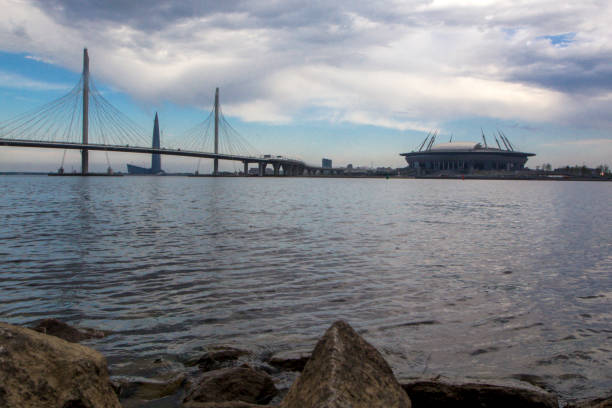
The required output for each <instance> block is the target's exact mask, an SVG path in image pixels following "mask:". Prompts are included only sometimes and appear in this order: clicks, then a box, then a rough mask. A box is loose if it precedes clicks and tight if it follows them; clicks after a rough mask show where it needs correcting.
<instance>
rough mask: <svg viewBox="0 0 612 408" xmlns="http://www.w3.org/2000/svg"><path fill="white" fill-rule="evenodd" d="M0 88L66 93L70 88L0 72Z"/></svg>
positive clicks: (64, 85)
mask: <svg viewBox="0 0 612 408" xmlns="http://www.w3.org/2000/svg"><path fill="white" fill-rule="evenodd" d="M0 87H3V88H14V89H29V90H33V91H62V90H65V91H68V90H70V88H72V86H70V85H67V84H59V83H53V82H44V81H38V80H35V79H31V78H27V77H24V76H22V75H17V74H14V73H11V72H4V71H1V70H0Z"/></svg>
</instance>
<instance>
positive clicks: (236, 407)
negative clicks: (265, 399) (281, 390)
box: [183, 401, 272, 408]
mask: <svg viewBox="0 0 612 408" xmlns="http://www.w3.org/2000/svg"><path fill="white" fill-rule="evenodd" d="M183 407H185V408H261V407H268V408H272V406H271V405H257V404H249V403H248V402H241V401H228V402H190V403H186V404H183Z"/></svg>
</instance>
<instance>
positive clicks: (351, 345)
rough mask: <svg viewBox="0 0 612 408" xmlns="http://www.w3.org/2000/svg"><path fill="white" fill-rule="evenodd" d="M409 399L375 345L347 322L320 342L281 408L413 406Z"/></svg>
mask: <svg viewBox="0 0 612 408" xmlns="http://www.w3.org/2000/svg"><path fill="white" fill-rule="evenodd" d="M410 406H411V404H410V398H409V397H408V395H407V394H406V392H405V391H404V390H403V389H402V387H401V386H400V384H399V383H398V382H397V380H396V379H395V377H394V376H393V372H392V371H391V368H390V367H389V365H388V364H387V362H386V361H385V360H384V358H383V357H382V356H381V355H380V353H379V352H378V351H376V349H375V348H374V347H372V346H371V345H370V344H369V343H367V342H366V341H365V340H364V339H362V338H361V336H359V335H358V334H357V333H356V332H355V330H353V328H352V327H351V326H349V325H348V323H346V322H343V321H338V322H336V323H334V324H333V325H332V326H331V327H330V328H329V329H328V330H327V332H326V333H325V335H324V336H323V337H322V338H321V340H319V342H318V343H317V345H316V347H315V349H314V351H313V353H312V356H311V357H310V360H308V363H307V364H306V367H304V371H303V372H302V375H301V376H300V377H299V378H298V379H297V380H296V382H295V383H293V385H292V386H291V388H290V389H289V392H288V393H287V395H286V396H285V398H284V399H283V401H282V402H281V404H280V407H282V408H310V407H312V408H315V407H316V408H323V407H325V408H336V407H338V408H340V407H342V408H348V407H352V408H360V407H364V408H365V407H368V408H377V407H380V408H393V407H396V408H410Z"/></svg>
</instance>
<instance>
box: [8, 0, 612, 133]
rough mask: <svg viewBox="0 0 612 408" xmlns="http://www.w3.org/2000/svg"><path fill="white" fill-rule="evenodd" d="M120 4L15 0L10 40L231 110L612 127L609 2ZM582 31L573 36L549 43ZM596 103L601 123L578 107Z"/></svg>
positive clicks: (154, 91) (149, 95)
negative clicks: (145, 7)
mask: <svg viewBox="0 0 612 408" xmlns="http://www.w3.org/2000/svg"><path fill="white" fill-rule="evenodd" d="M109 4H111V3H109ZM112 4H114V7H115V8H116V9H111V6H107V5H105V4H102V3H101V4H96V5H95V7H96V10H94V11H95V12H91V10H90V13H89V14H84V13H85V11H84V8H83V7H82V6H80V5H78V4H77V3H74V2H72V1H69V0H66V1H61V0H56V1H54V2H53V5H54V6H53V7H51V6H49V7H48V8H46V9H43V8H42V7H45V3H33V2H30V1H12V0H0V7H2V9H3V11H4V12H3V14H2V16H0V48H2V49H4V50H7V51H19V52H24V51H26V52H30V53H33V54H34V55H36V56H37V58H41V59H43V60H49V59H52V60H53V61H57V63H58V64H60V65H63V66H66V67H69V68H70V69H72V70H75V71H77V72H78V71H79V70H80V61H81V56H80V52H79V50H80V49H81V48H82V47H83V46H88V47H89V49H90V56H91V63H92V72H93V74H94V76H95V77H96V78H97V79H98V81H100V82H105V83H108V84H110V85H111V86H113V87H115V88H117V89H120V90H123V91H125V92H128V93H129V94H130V95H132V96H134V97H136V98H137V99H139V100H141V101H146V103H149V104H157V103H160V102H161V101H164V100H169V101H172V102H176V103H178V104H191V105H196V106H206V105H208V104H209V102H210V100H211V95H212V94H213V92H214V88H215V87H216V86H220V87H221V89H222V98H223V103H224V107H225V111H226V113H228V114H232V115H236V116H239V117H241V118H243V119H244V120H247V121H259V122H266V123H290V122H291V121H292V120H293V119H296V118H299V119H327V120H330V121H338V120H341V121H350V122H353V123H358V124H372V125H376V126H384V127H393V128H396V129H400V130H403V129H415V130H423V129H425V128H428V127H429V125H430V124H433V125H435V124H439V123H442V122H444V121H447V120H450V119H454V118H461V117H473V116H481V117H482V116H484V117H491V118H501V119H514V120H519V121H529V122H542V121H544V122H545V121H549V122H560V123H565V124H573V125H578V126H599V127H603V128H612V120H610V119H609V118H607V117H605V116H604V115H603V114H601V113H602V112H604V111H605V110H606V109H608V108H609V101H608V100H606V99H605V98H604V100H601V96H600V95H601V94H602V92H603V94H606V93H609V92H611V91H612V81H611V80H610V74H611V73H612V63H611V62H609V61H608V60H609V58H608V57H607V56H608V55H609V53H610V51H612V45H610V44H609V42H608V41H607V39H609V38H610V35H611V34H612V29H611V28H610V26H609V24H608V21H610V18H612V7H611V6H610V5H609V4H608V3H607V2H602V1H596V0H592V1H585V2H580V3H576V4H566V5H564V6H563V7H558V6H557V3H556V2H553V1H550V0H539V1H518V2H517V1H490V0H486V1H484V0H483V1H478V2H474V1H470V2H467V1H466V2H455V1H448V0H444V1H442V0H436V1H433V2H430V1H413V2H409V3H406V2H396V1H389V2H385V3H383V4H378V3H376V4H373V3H371V2H363V3H360V2H350V3H348V2H347V3H333V4H331V3H330V4H319V5H315V6H312V7H310V8H308V7H307V6H305V5H303V4H301V3H299V2H286V3H278V2H249V3H227V4H225V5H223V4H219V5H215V6H214V7H212V6H211V7H212V11H211V12H210V13H209V12H207V10H206V7H202V6H198V5H197V4H196V3H193V4H191V3H188V2H186V3H182V4H174V3H170V2H163V1H157V2H152V3H151V7H150V8H151V10H153V11H155V13H157V14H153V15H150V14H148V13H147V12H144V13H143V12H139V10H138V8H134V7H132V6H131V5H129V4H126V5H124V6H122V5H119V4H115V3H112ZM58 5H59V6H58ZM121 7H125V9H124V10H122V9H120V8H121ZM160 10H161V11H162V12H163V13H167V14H163V13H162V14H160ZM67 13H70V14H67ZM77 13H83V14H81V15H78V14H77ZM141 14H142V15H141ZM96 16H100V17H96ZM149 20H151V21H150V22H149ZM570 32H575V33H576V36H575V39H574V42H573V43H571V44H570V45H569V46H567V47H555V46H553V45H552V44H550V41H549V40H547V39H545V38H542V36H545V35H558V34H561V33H570ZM576 95H580V96H579V97H577V96H576ZM584 106H589V108H590V110H589V112H597V120H596V121H595V120H592V119H593V118H592V115H590V114H589V115H583V114H572V112H582V113H584ZM322 112H325V113H322ZM608 116H609V115H608ZM585 117H587V119H585Z"/></svg>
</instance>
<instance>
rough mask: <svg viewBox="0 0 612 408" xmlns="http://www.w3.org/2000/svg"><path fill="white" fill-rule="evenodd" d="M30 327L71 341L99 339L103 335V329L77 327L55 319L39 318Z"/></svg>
mask: <svg viewBox="0 0 612 408" xmlns="http://www.w3.org/2000/svg"><path fill="white" fill-rule="evenodd" d="M32 329H33V330H36V331H37V332H40V333H43V334H48V335H51V336H55V337H59V338H60V339H64V340H66V341H69V342H71V343H78V342H80V341H83V340H87V339H99V338H102V337H104V336H105V333H104V332H103V331H100V330H95V329H88V328H82V329H77V328H74V327H72V326H70V325H68V324H66V323H64V322H62V321H60V320H57V319H44V320H41V321H40V322H38V323H37V324H36V326H34V327H32Z"/></svg>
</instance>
